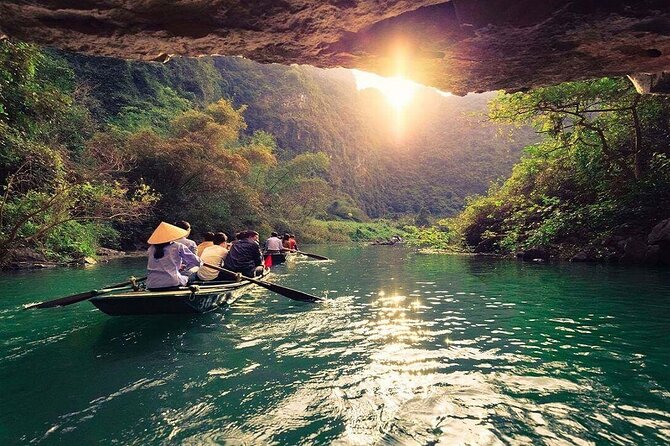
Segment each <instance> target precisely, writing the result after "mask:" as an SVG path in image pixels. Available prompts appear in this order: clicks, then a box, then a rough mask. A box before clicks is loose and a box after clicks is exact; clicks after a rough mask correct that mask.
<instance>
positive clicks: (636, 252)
mask: <svg viewBox="0 0 670 446" xmlns="http://www.w3.org/2000/svg"><path fill="white" fill-rule="evenodd" d="M646 255H647V243H645V241H644V239H642V238H640V237H629V238H628V239H626V242H625V245H624V253H623V256H622V257H621V261H622V262H626V263H641V262H643V261H644V259H645V256H646Z"/></svg>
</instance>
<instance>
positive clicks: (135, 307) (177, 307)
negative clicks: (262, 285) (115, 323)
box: [89, 270, 269, 316]
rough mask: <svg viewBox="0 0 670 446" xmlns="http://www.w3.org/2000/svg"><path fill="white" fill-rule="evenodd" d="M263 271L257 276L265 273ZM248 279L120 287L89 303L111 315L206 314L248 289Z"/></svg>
mask: <svg viewBox="0 0 670 446" xmlns="http://www.w3.org/2000/svg"><path fill="white" fill-rule="evenodd" d="M268 272H269V271H268V270H265V272H264V274H263V275H262V276H259V277H257V278H258V279H260V278H263V277H265V276H267V274H268ZM251 286H253V283H251V282H249V281H248V280H244V279H242V280H240V281H225V282H220V281H216V282H214V281H212V282H199V283H198V282H196V283H194V284H192V285H189V286H186V287H179V288H178V289H175V290H172V291H149V290H146V289H143V288H141V287H140V288H139V289H137V290H131V291H128V290H120V291H116V292H112V293H109V294H105V295H104V296H97V297H93V298H91V299H89V300H90V302H91V303H92V304H93V305H95V306H96V307H97V308H98V309H99V310H100V311H102V312H103V313H106V314H108V315H110V316H127V315H141V314H144V315H147V314H194V313H207V312H209V311H212V310H215V309H217V308H220V307H222V306H227V305H230V304H232V303H233V302H235V301H236V300H237V299H239V298H240V297H241V296H243V295H244V294H246V293H247V292H248V291H249V288H250V287H251Z"/></svg>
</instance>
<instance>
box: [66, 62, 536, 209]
mask: <svg viewBox="0 0 670 446" xmlns="http://www.w3.org/2000/svg"><path fill="white" fill-rule="evenodd" d="M63 57H65V58H67V60H68V61H69V63H70V64H71V66H72V67H73V69H74V70H75V72H76V73H77V78H78V80H79V81H80V82H83V83H84V84H88V85H91V91H92V94H93V95H94V96H95V98H96V100H97V102H98V103H99V106H98V107H92V108H93V110H94V115H96V116H99V117H101V118H102V119H103V120H106V121H110V122H115V123H118V125H119V127H120V128H124V129H129V130H132V131H135V130H137V129H139V128H141V127H147V126H152V128H153V129H154V130H155V131H156V132H158V133H160V134H163V133H164V132H165V129H166V128H167V127H168V125H169V123H168V121H169V119H167V117H170V116H176V115H178V114H180V113H181V112H182V111H183V110H184V107H183V106H182V105H183V104H181V105H180V103H179V101H177V100H176V99H175V101H174V102H175V104H177V106H173V105H168V103H167V102H166V101H165V100H164V98H162V96H165V94H166V92H170V94H171V95H176V96H178V97H180V98H184V99H186V100H188V101H189V102H190V103H191V104H192V105H191V106H189V108H197V107H204V106H206V105H207V104H209V103H211V102H214V101H217V100H218V99H220V98H222V97H223V98H226V99H227V100H228V101H229V102H230V103H231V104H234V105H235V108H239V107H240V106H241V105H243V104H247V105H248V110H247V111H246V112H245V117H246V123H247V125H248V129H247V132H248V133H249V134H251V135H253V134H254V132H257V131H261V132H269V133H266V134H270V133H271V134H272V135H275V138H276V139H275V138H272V139H273V140H274V141H275V142H274V143H273V144H272V145H273V147H272V152H273V153H274V154H275V156H276V157H277V159H278V160H280V161H286V160H289V159H292V158H295V157H296V156H297V155H300V154H303V153H315V152H322V153H324V154H326V155H327V156H328V158H329V159H330V168H329V169H328V174H327V175H325V176H323V178H324V180H326V181H327V182H328V184H329V185H330V186H331V188H332V189H333V192H334V193H335V194H336V195H337V196H338V197H343V196H349V197H351V199H352V200H353V202H354V206H353V208H354V209H358V210H361V211H363V213H364V214H365V215H366V217H360V216H359V217H356V218H357V219H359V220H362V219H364V218H367V217H380V216H384V215H403V214H416V213H418V212H420V210H421V209H424V208H425V209H426V210H427V211H428V212H429V213H430V214H431V215H434V216H444V215H453V214H455V213H457V212H458V211H460V209H461V208H462V206H463V204H464V200H465V197H467V196H469V195H471V194H473V193H483V192H485V190H486V187H487V184H488V183H489V182H490V181H491V180H494V179H497V178H500V177H502V176H506V175H508V174H509V171H510V169H511V166H512V164H513V163H514V162H515V161H516V160H518V157H519V150H518V148H520V147H522V146H523V145H525V144H526V143H528V142H529V141H530V140H531V138H533V136H532V135H531V134H530V132H529V131H527V129H521V130H518V131H517V130H513V128H512V127H510V126H501V125H499V124H495V125H494V124H491V123H485V122H482V121H483V118H482V116H475V115H474V113H473V112H477V111H479V113H480V115H481V113H482V112H483V111H484V110H485V107H486V98H487V96H484V95H478V96H477V95H472V96H469V97H467V98H459V99H457V98H444V97H443V96H441V95H439V94H437V93H435V92H434V91H431V90H428V89H426V90H422V91H420V92H419V94H418V95H417V97H416V98H415V100H414V101H413V102H412V103H411V104H410V105H409V107H408V108H407V110H406V112H405V120H406V122H405V124H404V127H405V130H406V131H405V133H404V134H402V135H400V134H397V132H396V131H395V130H396V127H397V125H396V116H395V112H394V111H393V110H391V109H390V108H389V107H388V104H387V102H386V99H385V98H384V97H383V96H382V95H381V94H380V93H379V92H378V91H376V90H365V91H360V92H359V91H358V90H357V88H356V85H355V83H354V79H353V76H352V75H351V73H350V72H348V71H346V70H342V69H338V70H320V69H316V68H313V67H309V66H290V67H286V66H282V65H277V64H258V63H255V62H252V61H249V60H246V59H243V58H237V57H212V58H209V57H201V58H197V59H188V58H174V59H173V60H171V61H170V62H169V63H166V64H155V63H154V64H147V63H141V62H129V61H122V60H114V59H108V58H91V57H85V56H78V55H71V54H63ZM169 97H172V96H169ZM163 110H165V111H163ZM499 133H505V134H511V135H513V138H516V139H517V140H519V141H520V142H512V141H510V137H507V138H499V137H497V135H498V134H499ZM262 145H269V143H266V142H263V143H262ZM260 180H262V178H261V177H259V181H260ZM347 213H348V212H347ZM351 213H352V215H356V214H357V212H351ZM345 215H346V214H342V213H338V214H334V215H333V216H338V217H339V218H346V217H345Z"/></svg>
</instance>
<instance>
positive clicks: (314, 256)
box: [282, 249, 330, 260]
mask: <svg viewBox="0 0 670 446" xmlns="http://www.w3.org/2000/svg"><path fill="white" fill-rule="evenodd" d="M282 251H286V252H295V253H297V254H302V255H304V256H306V257H311V258H313V259H317V260H330V259H329V258H328V257H324V256H320V255H318V254H311V253H309V252H302V251H298V250H297V249H282Z"/></svg>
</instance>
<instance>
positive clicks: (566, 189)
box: [451, 79, 670, 255]
mask: <svg viewBox="0 0 670 446" xmlns="http://www.w3.org/2000/svg"><path fill="white" fill-rule="evenodd" d="M490 115H491V118H492V119H495V120H502V121H505V122H512V123H517V124H519V123H525V122H530V123H531V124H532V125H533V126H534V127H535V128H536V129H537V131H538V132H540V133H541V134H542V135H543V140H542V141H541V142H540V143H538V144H535V145H533V146H529V147H528V148H527V149H526V155H525V157H524V158H523V159H522V160H521V162H519V163H518V164H517V165H516V166H515V167H514V169H513V172H512V175H511V177H510V178H509V179H508V180H506V181H505V182H504V183H503V184H502V185H499V184H495V185H493V186H492V187H491V188H490V189H489V192H488V194H487V195H485V196H481V197H476V198H473V199H471V200H469V201H468V203H467V206H466V208H465V210H464V211H463V212H462V213H461V214H460V215H459V216H458V217H457V218H455V219H454V220H453V221H452V222H451V224H452V228H453V229H454V230H455V231H456V232H457V233H458V234H460V236H461V237H462V240H463V242H464V243H465V245H467V246H469V247H471V248H474V249H477V250H479V251H498V252H513V251H515V250H519V249H525V248H530V247H535V246H543V247H546V248H552V249H554V250H555V251H557V252H558V253H559V254H564V255H569V254H571V253H574V252H575V251H577V250H583V249H588V250H591V251H594V252H599V253H601V254H602V253H604V252H605V251H607V249H605V248H607V246H606V245H607V243H608V240H610V239H611V237H612V236H630V235H644V234H646V232H648V230H649V229H650V226H651V225H653V224H655V223H656V222H657V221H658V220H659V219H661V218H666V217H667V209H668V204H670V194H669V193H668V192H670V165H669V164H668V162H667V159H668V155H669V152H668V150H669V149H668V147H669V146H668V141H670V120H669V119H668V117H669V116H670V101H668V99H667V98H664V97H658V96H640V95H638V94H637V93H636V92H635V91H634V89H633V88H632V86H631V85H630V83H629V82H628V81H626V80H625V79H599V80H594V81H585V82H570V83H566V84H561V85H557V86H554V87H545V88H539V89H536V90H532V91H530V92H527V93H515V94H509V95H506V94H501V95H500V96H499V97H498V98H497V99H496V100H495V101H493V102H492V103H491V112H490ZM603 246H605V248H603ZM603 255H604V254H603Z"/></svg>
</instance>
